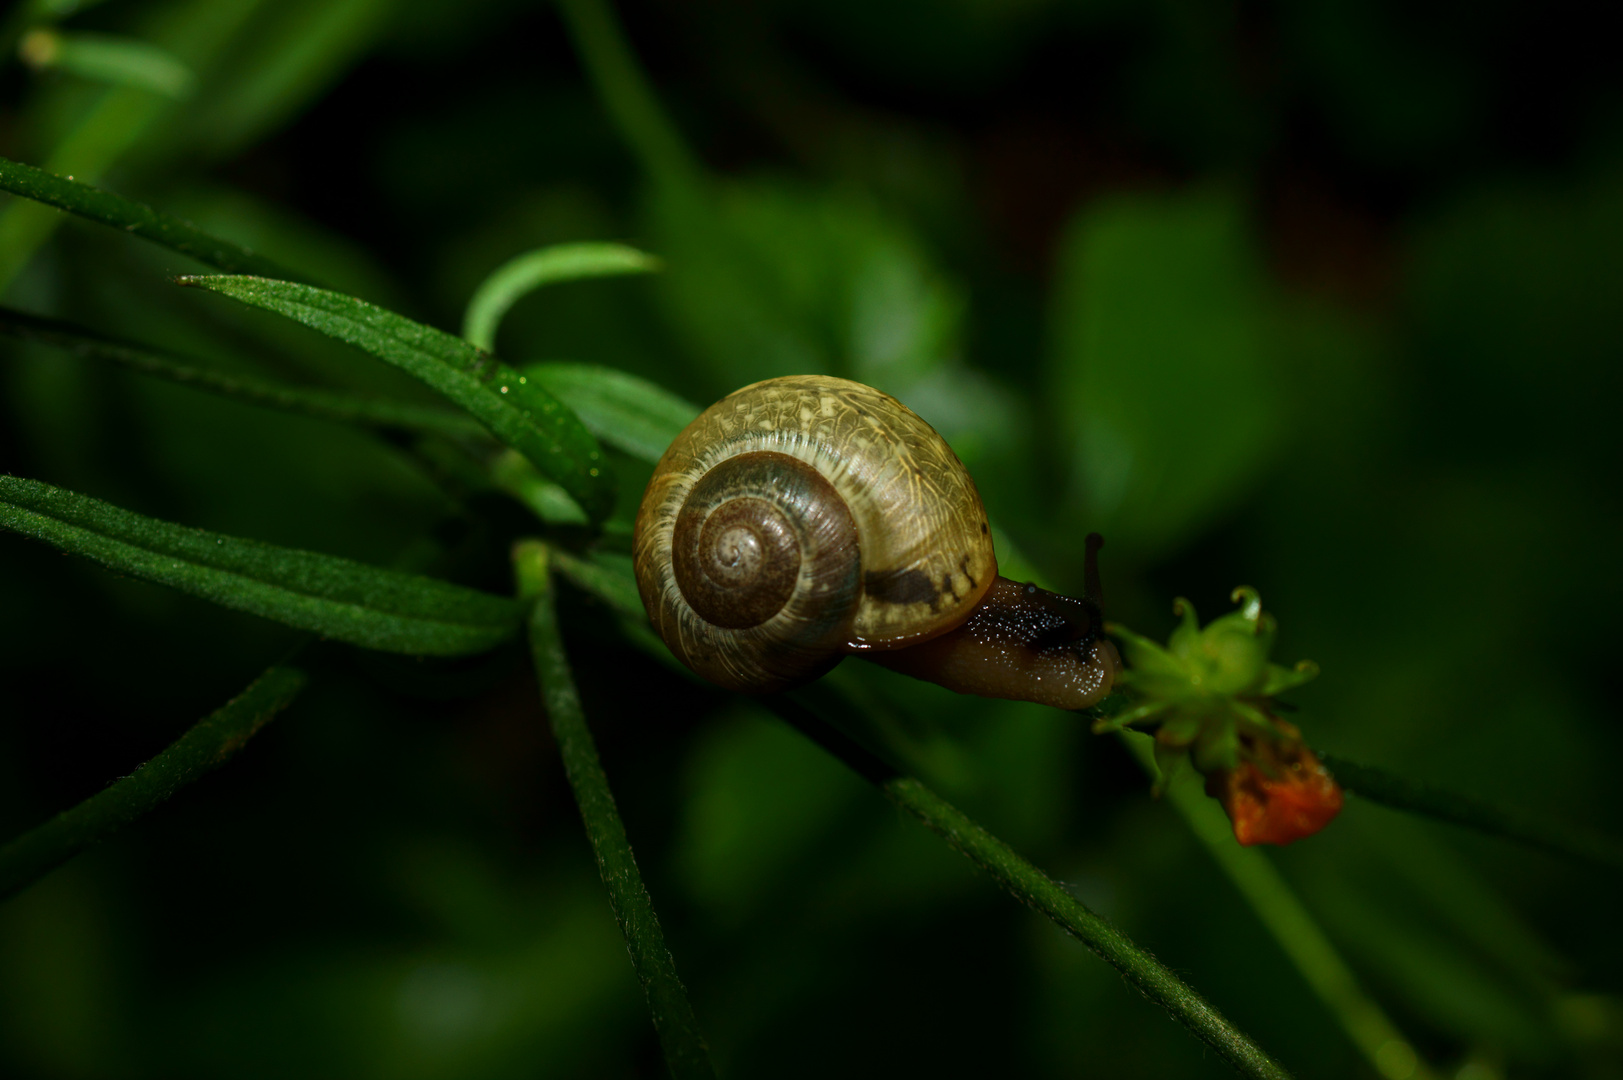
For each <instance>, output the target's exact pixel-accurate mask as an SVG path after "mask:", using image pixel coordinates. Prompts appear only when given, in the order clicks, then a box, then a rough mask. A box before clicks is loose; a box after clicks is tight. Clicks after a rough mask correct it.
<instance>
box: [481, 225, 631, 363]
mask: <svg viewBox="0 0 1623 1080" xmlns="http://www.w3.org/2000/svg"><path fill="white" fill-rule="evenodd" d="M658 269H659V260H658V259H656V258H654V257H653V256H652V255H649V254H646V253H645V252H641V251H638V250H637V249H636V248H631V247H627V246H626V245H624V244H554V245H552V246H551V247H544V248H537V249H536V250H534V251H526V252H525V253H524V254H522V255H517V256H514V257H513V258H511V259H509V260H507V261H506V262H505V263H503V264H502V265H500V266H498V267H497V268H496V269H495V270H493V271H491V273H490V276H489V277H487V278H485V280H484V281H483V282H481V283H480V285H479V288H478V289H476V290H474V294H473V299H471V300H469V301H468V310H467V313H466V314H465V315H464V316H463V318H462V336H463V337H464V338H466V339H467V340H468V341H470V342H471V343H473V344H474V345H475V346H477V347H478V348H481V349H484V350H485V351H486V352H494V351H495V350H496V328H497V327H498V326H500V325H501V321H502V317H503V316H505V315H506V314H507V310H508V309H509V308H511V307H512V306H513V305H514V304H515V303H517V302H518V301H519V299H520V298H521V297H523V296H525V295H527V294H528V293H531V292H533V291H535V290H536V289H539V288H541V287H542V286H543V285H551V284H553V283H554V282H560V281H580V280H582V279H584V278H598V277H612V276H615V275H618V274H647V273H651V272H652V271H654V270H658Z"/></svg>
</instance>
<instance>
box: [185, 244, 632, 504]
mask: <svg viewBox="0 0 1623 1080" xmlns="http://www.w3.org/2000/svg"><path fill="white" fill-rule="evenodd" d="M179 282H180V284H182V285H195V286H197V287H199V288H204V289H209V290H211V291H213V292H217V293H222V294H224V295H226V296H229V297H231V298H232V299H233V300H238V301H240V302H242V303H244V304H249V305H251V306H253V307H258V308H263V309H265V310H266V311H274V312H276V313H277V314H278V315H285V316H286V317H288V318H290V319H293V320H295V321H296V322H301V323H303V324H304V325H306V326H308V327H310V328H312V329H314V330H319V331H320V332H321V333H323V334H326V335H327V336H328V337H332V338H337V339H338V340H339V341H344V342H348V343H349V344H351V345H354V346H355V347H356V348H358V349H362V350H364V351H366V352H369V353H371V354H372V355H373V356H376V357H377V358H378V359H380V360H383V361H385V362H387V363H390V364H393V365H394V366H395V367H397V368H400V369H401V370H402V371H404V372H406V373H407V374H408V375H411V376H413V377H415V378H417V379H420V380H422V381H423V382H425V383H427V384H428V385H429V386H431V387H433V388H434V389H435V390H437V391H439V392H440V393H441V394H443V395H445V396H446V397H447V398H449V399H450V400H451V401H453V402H455V403H456V404H458V405H460V406H461V407H462V408H464V409H466V410H467V411H468V412H469V413H470V414H472V415H473V416H474V417H475V418H476V419H477V420H478V421H479V422H480V423H482V424H484V425H485V426H486V427H487V428H489V429H490V431H491V433H492V434H493V435H495V436H496V437H497V438H498V439H500V440H502V441H503V442H505V443H506V444H507V445H508V446H511V447H512V448H513V449H515V450H517V451H518V452H519V453H521V454H523V455H524V456H525V457H526V458H528V459H529V460H530V463H531V464H533V465H534V466H535V467H536V468H537V469H538V470H539V471H540V472H541V474H542V475H543V476H545V477H547V478H548V479H550V480H553V481H555V482H556V483H557V484H558V486H560V487H562V488H563V489H564V490H565V491H566V492H568V493H569V496H570V498H572V499H574V500H575V501H576V502H577V503H579V504H580V506H581V509H582V510H584V511H585V512H586V516H587V518H588V519H589V520H591V521H593V522H601V521H602V520H603V519H604V518H606V517H608V516H609V512H610V511H612V510H613V509H614V481H613V474H612V473H611V472H610V471H609V470H608V469H607V468H606V467H605V465H604V462H603V452H602V451H601V450H600V449H598V445H597V440H596V439H594V438H592V435H591V432H589V431H587V430H586V428H585V427H583V426H582V425H581V422H580V421H579V420H578V419H577V418H576V417H575V415H574V414H573V413H571V412H570V411H569V410H568V409H566V408H565V407H564V406H563V405H562V404H561V403H560V402H559V401H558V399H557V398H555V397H553V396H552V395H551V394H549V393H547V392H546V391H545V390H544V389H542V388H541V387H540V386H538V385H535V384H534V383H533V382H532V381H531V380H530V379H528V378H526V377H525V376H523V375H521V374H519V373H518V372H516V371H514V370H513V369H512V368H510V367H508V366H507V365H506V364H504V363H502V362H501V361H500V360H498V359H496V358H495V357H494V356H492V355H490V354H489V353H487V352H485V351H483V350H481V349H476V348H474V347H473V346H472V345H470V344H468V343H467V342H466V341H463V340H462V339H461V338H457V337H452V336H451V335H450V334H447V333H445V332H444V331H441V330H436V329H434V328H433V327H431V326H424V325H423V324H422V323H418V322H413V321H412V320H410V319H408V318H405V317H404V316H402V315H396V314H395V313H394V312H392V311H387V310H385V309H383V308H380V307H377V306H376V305H374V304H368V303H367V302H365V301H364V300H357V299H355V298H354V297H352V296H345V295H343V294H342V293H335V292H329V291H328V290H326V289H317V288H314V287H312V286H309V285H298V284H294V283H292V282H287V281H269V280H267V279H265V278H257V277H221V276H214V275H209V276H196V277H184V278H180V279H179Z"/></svg>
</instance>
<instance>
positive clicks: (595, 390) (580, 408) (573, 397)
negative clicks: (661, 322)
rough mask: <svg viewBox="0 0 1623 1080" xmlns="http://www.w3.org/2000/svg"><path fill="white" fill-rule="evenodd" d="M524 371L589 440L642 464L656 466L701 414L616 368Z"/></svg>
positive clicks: (551, 366) (563, 366) (531, 367)
mask: <svg viewBox="0 0 1623 1080" xmlns="http://www.w3.org/2000/svg"><path fill="white" fill-rule="evenodd" d="M523 370H524V374H525V375H527V376H529V379H530V381H531V382H533V383H539V384H540V385H541V387H542V388H543V389H545V390H546V391H547V393H549V394H551V395H552V396H553V397H555V398H557V399H558V400H559V401H561V402H563V403H564V404H565V405H568V406H569V407H570V408H571V409H573V410H574V411H575V415H576V416H579V417H580V420H581V423H583V424H585V425H586V427H587V430H589V431H590V432H591V433H592V434H593V435H596V436H597V437H598V438H599V439H601V440H602V441H603V442H606V443H608V444H609V445H610V446H613V447H615V448H617V449H620V450H624V451H625V452H626V453H628V454H630V455H631V456H632V457H635V458H641V459H642V460H643V461H658V460H659V458H660V455H661V454H663V453H664V452H665V448H666V447H667V446H669V445H670V444H671V440H672V439H674V438H676V436H677V435H679V434H681V432H682V429H683V428H685V427H687V426H688V425H689V424H691V423H693V421H694V419H695V418H696V417H697V416H698V415H699V411H700V410H699V407H698V406H697V405H693V404H691V403H690V402H687V401H684V400H683V399H682V398H679V397H677V396H676V395H675V394H673V393H671V392H670V391H669V390H666V389H665V388H664V387H662V386H659V385H657V384H655V383H651V382H649V381H648V380H647V379H639V378H638V377H637V376H635V375H628V374H626V373H625V372H623V371H617V370H615V369H614V368H606V367H598V366H596V365H594V364H550V363H549V364H530V365H528V366H526V367H525V368H524V369H523Z"/></svg>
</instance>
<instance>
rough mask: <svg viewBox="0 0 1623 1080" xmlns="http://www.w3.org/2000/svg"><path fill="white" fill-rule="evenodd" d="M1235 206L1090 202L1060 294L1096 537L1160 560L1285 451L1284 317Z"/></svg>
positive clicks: (1081, 480) (1077, 474)
mask: <svg viewBox="0 0 1623 1080" xmlns="http://www.w3.org/2000/svg"><path fill="white" fill-rule="evenodd" d="M1246 238H1247V226H1246V222H1245V219H1244V215H1243V213H1242V211H1241V208H1240V205H1239V202H1238V200H1237V199H1235V198H1232V197H1229V196H1226V195H1222V194H1214V193H1200V194H1192V195H1178V196H1135V197H1132V198H1120V199H1110V200H1104V201H1100V202H1096V203H1093V204H1090V205H1089V206H1088V208H1087V209H1086V210H1085V211H1084V212H1083V213H1082V215H1081V216H1080V217H1079V218H1078V219H1077V220H1076V221H1074V222H1073V223H1072V224H1071V227H1070V229H1069V232H1068V233H1067V236H1066V238H1065V241H1064V246H1063V249H1062V251H1061V255H1060V272H1059V280H1058V282H1057V283H1056V286H1055V291H1054V297H1053V335H1054V341H1055V344H1056V346H1057V347H1056V349H1055V355H1054V366H1053V370H1052V387H1053V391H1054V393H1053V401H1054V405H1053V407H1054V408H1055V410H1056V411H1057V413H1058V419H1059V420H1060V421H1061V422H1062V424H1063V425H1064V427H1065V428H1066V429H1068V430H1067V435H1068V436H1069V438H1070V439H1071V446H1072V452H1073V454H1074V459H1073V461H1074V465H1073V468H1074V477H1073V479H1074V482H1075V483H1076V484H1077V486H1078V488H1079V489H1080V490H1079V491H1078V495H1079V498H1078V499H1076V500H1075V502H1076V503H1078V504H1080V505H1082V506H1084V507H1085V508H1086V511H1087V517H1086V519H1085V521H1084V523H1085V525H1086V527H1087V528H1088V529H1092V530H1098V531H1099V532H1102V533H1104V534H1105V535H1106V536H1108V537H1110V538H1111V539H1112V540H1120V541H1121V542H1124V543H1125V544H1126V545H1128V546H1129V547H1130V548H1132V549H1136V550H1138V551H1140V552H1141V555H1142V556H1143V557H1148V556H1149V554H1150V552H1151V551H1153V550H1162V551H1164V550H1167V549H1168V548H1171V547H1173V546H1175V545H1176V544H1178V543H1179V542H1181V541H1182V540H1184V539H1185V538H1187V537H1188V535H1189V534H1190V533H1191V532H1192V531H1193V530H1194V529H1196V528H1198V527H1199V526H1200V525H1202V524H1204V523H1205V522H1206V521H1208V520H1210V518H1211V517H1212V516H1213V515H1215V514H1216V513H1218V512H1220V511H1221V509H1222V508H1223V507H1224V506H1226V505H1228V504H1229V503H1230V502H1231V501H1232V500H1233V499H1234V498H1236V497H1237V496H1238V495H1239V494H1241V493H1242V491H1243V489H1244V488H1245V486H1246V485H1247V484H1248V483H1249V482H1251V481H1252V480H1253V479H1254V478H1255V477H1256V475H1257V474H1258V472H1259V471H1260V469H1261V468H1262V467H1263V466H1264V465H1265V464H1266V463H1267V461H1268V460H1269V458H1270V456H1271V455H1272V454H1273V453H1274V451H1275V450H1276V449H1277V448H1278V446H1279V444H1280V435H1281V429H1282V427H1283V425H1284V422H1285V415H1284V411H1283V407H1282V401H1281V391H1280V390H1279V388H1278V385H1277V382H1278V380H1277V378H1276V377H1275V374H1274V372H1273V370H1272V363H1271V362H1272V356H1271V353H1270V350H1271V349H1272V347H1273V341H1272V338H1271V334H1272V332H1273V329H1274V327H1273V308H1272V306H1271V302H1270V295H1269V293H1268V292H1267V289H1266V285H1265V282H1264V280H1263V277H1262V272H1261V269H1260V267H1259V265H1258V262H1257V259H1256V256H1255V253H1254V252H1253V251H1252V250H1251V248H1250V246H1249V243H1248V241H1247V239H1246Z"/></svg>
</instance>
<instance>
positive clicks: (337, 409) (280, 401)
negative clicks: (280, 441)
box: [0, 308, 484, 436]
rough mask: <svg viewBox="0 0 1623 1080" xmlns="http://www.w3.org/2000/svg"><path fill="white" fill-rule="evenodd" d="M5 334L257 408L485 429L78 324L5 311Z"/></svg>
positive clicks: (462, 432) (437, 412) (468, 431)
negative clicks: (213, 365)
mask: <svg viewBox="0 0 1623 1080" xmlns="http://www.w3.org/2000/svg"><path fill="white" fill-rule="evenodd" d="M0 334H10V335H12V336H13V337H17V338H20V339H22V340H24V341H36V342H39V343H40V344H43V345H51V346H54V347H56V348H59V349H66V350H68V351H69V352H72V353H74V354H75V355H78V356H85V357H90V358H92V359H96V360H106V361H109V362H111V363H114V364H117V365H119V366H120V367H125V368H129V369H130V370H131V371H139V372H141V373H142V374H143V375H153V376H156V377H158V378H160V379H168V380H169V381H171V382H176V383H179V384H181V385H182V386H191V387H195V388H196V389H198V390H206V391H208V392H209V393H212V394H219V395H221V396H223V397H229V398H234V399H236V400H238V401H245V402H248V403H250V404H253V405H263V406H265V407H267V408H272V409H282V410H285V411H287V412H295V413H302V414H303V415H305V416H315V417H319V418H321V419H323V420H337V421H340V422H343V423H348V424H364V425H367V426H369V427H379V428H393V429H397V430H401V431H432V432H437V433H439V434H442V435H451V436H468V435H483V434H484V428H483V427H482V426H481V425H479V424H478V423H477V422H475V421H474V420H472V419H470V418H469V417H467V416H464V415H463V414H461V413H456V412H451V411H450V410H448V409H436V408H423V407H421V406H418V405H408V404H404V403H401V402H394V401H385V400H382V399H378V398H367V397H358V396H356V395H353V394H343V393H336V392H333V391H330V390H316V389H312V388H310V387H304V386H290V385H287V384H286V383H278V382H273V381H271V380H268V379H255V378H252V377H250V376H245V375H227V374H224V373H222V372H217V371H209V370H207V369H204V368H198V367H193V366H191V365H190V364H187V363H184V362H182V361H179V360H176V359H174V358H173V357H172V356H170V355H169V354H167V353H165V352H163V351H162V350H160V349H156V348H153V347H152V346H150V345H141V344H138V343H135V342H130V341H119V340H117V339H114V338H109V337H103V336H102V335H100V334H97V333H96V332H95V331H93V330H86V329H84V328H83V327H79V326H75V325H73V324H72V323H67V322H60V321H58V320H56V319H46V318H42V317H40V316H37V315H28V314H25V313H23V312H20V311H12V310H11V309H9V308H0Z"/></svg>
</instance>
